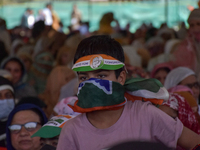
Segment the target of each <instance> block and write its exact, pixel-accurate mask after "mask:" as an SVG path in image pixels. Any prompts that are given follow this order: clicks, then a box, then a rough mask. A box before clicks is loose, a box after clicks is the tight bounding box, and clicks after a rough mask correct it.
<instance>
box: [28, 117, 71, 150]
mask: <svg viewBox="0 0 200 150" xmlns="http://www.w3.org/2000/svg"><path fill="white" fill-rule="evenodd" d="M74 117H75V116H73V115H58V116H54V117H52V118H51V119H50V120H49V121H48V122H47V123H46V124H44V125H43V126H42V128H40V129H39V130H38V131H37V132H36V133H35V134H33V135H32V136H31V137H41V143H42V145H43V147H47V145H49V147H51V146H52V147H54V148H56V146H57V143H58V139H59V135H60V132H61V129H62V127H63V126H64V124H65V123H66V122H67V121H68V120H69V119H71V118H74Z"/></svg>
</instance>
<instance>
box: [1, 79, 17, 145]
mask: <svg viewBox="0 0 200 150" xmlns="http://www.w3.org/2000/svg"><path fill="white" fill-rule="evenodd" d="M14 97H15V96H14V88H13V86H12V83H11V82H10V81H9V80H8V79H6V78H4V77H1V76H0V147H6V123H7V119H8V115H9V114H10V112H11V111H12V110H13V109H14V107H15V100H14Z"/></svg>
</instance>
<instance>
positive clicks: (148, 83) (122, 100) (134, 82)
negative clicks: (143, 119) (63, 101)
mask: <svg viewBox="0 0 200 150" xmlns="http://www.w3.org/2000/svg"><path fill="white" fill-rule="evenodd" d="M77 95H78V100H74V101H71V102H70V103H69V104H68V105H69V106H70V107H71V108H72V109H73V110H74V111H75V112H80V113H85V112H92V111H96V110H114V109H119V108H121V107H123V105H125V104H126V102H127V100H131V101H135V100H142V101H150V102H152V103H153V104H155V105H161V104H162V103H163V101H166V100H168V98H169V94H168V92H167V90H166V89H165V88H164V87H163V85H162V84H161V83H160V82H159V81H158V80H156V79H142V78H133V79H129V80H127V81H126V83H125V85H121V84H120V83H118V82H113V81H110V80H101V79H96V78H91V79H89V80H87V81H84V82H82V83H80V85H79V88H78V94H77Z"/></svg>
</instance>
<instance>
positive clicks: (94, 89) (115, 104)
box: [57, 35, 200, 150]
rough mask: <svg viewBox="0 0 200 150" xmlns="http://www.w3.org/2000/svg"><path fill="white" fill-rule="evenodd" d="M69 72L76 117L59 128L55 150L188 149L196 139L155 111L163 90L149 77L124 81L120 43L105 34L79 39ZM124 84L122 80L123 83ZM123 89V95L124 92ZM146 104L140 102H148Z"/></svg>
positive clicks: (178, 123)
mask: <svg viewBox="0 0 200 150" xmlns="http://www.w3.org/2000/svg"><path fill="white" fill-rule="evenodd" d="M74 63H75V64H74V66H73V70H74V71H77V74H78V78H79V83H80V85H79V90H78V94H77V95H78V100H74V101H72V102H71V103H70V104H69V105H70V107H71V108H72V109H73V110H74V111H77V112H81V113H82V114H80V115H78V116H77V117H75V118H73V119H71V120H69V121H68V122H67V123H66V124H65V125H64V127H63V129H62V132H61V134H60V138H59V141H58V146H57V149H58V150H65V149H66V147H67V149H68V150H86V149H87V150H94V149H95V150H101V149H108V148H110V147H112V146H113V145H116V144H118V143H121V142H126V141H131V140H132V141H133V140H136V141H151V142H161V143H163V144H165V145H166V146H168V147H172V148H175V147H176V146H177V144H178V145H180V146H182V147H183V148H185V149H192V148H194V147H195V146H196V145H197V144H198V143H200V136H198V135H197V134H196V133H194V132H192V131H191V130H189V129H188V128H186V127H184V126H183V124H182V123H181V121H180V120H179V119H178V118H176V119H173V118H172V117H170V116H168V115H167V114H166V113H164V112H162V111H161V110H159V109H158V108H156V107H155V106H154V105H152V103H154V104H161V103H162V102H163V101H162V99H168V96H169V95H168V92H166V89H165V88H164V87H162V84H161V83H160V82H158V81H157V80H155V79H131V80H128V81H126V71H125V69H124V52H123V49H122V47H121V45H120V44H119V43H118V42H117V41H115V40H114V39H112V38H110V37H109V36H106V35H99V36H92V37H89V38H86V39H84V40H82V41H81V43H80V44H79V46H78V48H77V51H76V54H75V58H74ZM125 81H126V82H125ZM127 91H128V92H127ZM148 100H150V101H151V102H152V103H150V102H144V101H148Z"/></svg>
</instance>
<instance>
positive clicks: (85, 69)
mask: <svg viewBox="0 0 200 150" xmlns="http://www.w3.org/2000/svg"><path fill="white" fill-rule="evenodd" d="M123 66H124V65H123V64H120V65H106V64H104V65H103V66H101V67H97V68H95V69H93V68H91V67H90V66H83V67H78V68H73V70H74V71H94V70H98V69H104V70H117V69H119V68H122V67H123Z"/></svg>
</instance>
